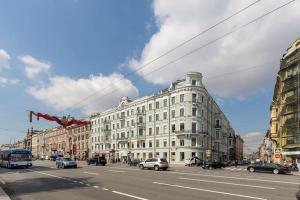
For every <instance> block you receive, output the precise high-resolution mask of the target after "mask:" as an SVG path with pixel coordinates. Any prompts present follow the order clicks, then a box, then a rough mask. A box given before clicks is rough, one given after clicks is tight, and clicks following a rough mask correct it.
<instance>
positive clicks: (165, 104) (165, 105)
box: [164, 99, 167, 107]
mask: <svg viewBox="0 0 300 200" xmlns="http://www.w3.org/2000/svg"><path fill="white" fill-rule="evenodd" d="M164 107H167V99H164Z"/></svg>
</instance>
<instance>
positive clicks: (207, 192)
mask: <svg viewBox="0 0 300 200" xmlns="http://www.w3.org/2000/svg"><path fill="white" fill-rule="evenodd" d="M0 184H1V187H2V188H3V189H4V190H5V191H6V192H7V193H8V194H9V196H10V197H11V198H12V199H15V200H19V199H20V200H21V199H22V200H23V199H24V200H27V199H30V200H31V199H33V200H54V199H55V200H56V199H62V200H68V199H70V200H89V199H105V200H110V199H121V200H122V199H124V200H134V199H140V200H154V199H157V200H161V199H164V200H183V199H184V200H189V199H201V200H217V199H222V200H229V199H230V200H243V199H245V200H247V199H257V200H266V199H267V200H277V199H278V200H290V199H291V200H292V199H293V200H294V199H296V197H295V195H296V193H297V191H298V188H299V186H300V185H299V184H300V176H294V175H274V174H266V173H250V172H247V171H245V170H244V168H238V169H233V168H229V169H217V170H202V169H201V168H198V167H183V166H182V167H173V168H171V169H170V170H168V171H158V172H156V171H153V170H140V169H138V168H135V167H127V166H120V165H115V164H114V165H113V164H112V165H108V166H105V167H103V166H87V165H85V164H84V163H80V165H79V168H77V169H56V167H55V162H50V161H35V162H34V166H33V167H32V168H31V169H29V170H27V169H4V168H1V169H0Z"/></svg>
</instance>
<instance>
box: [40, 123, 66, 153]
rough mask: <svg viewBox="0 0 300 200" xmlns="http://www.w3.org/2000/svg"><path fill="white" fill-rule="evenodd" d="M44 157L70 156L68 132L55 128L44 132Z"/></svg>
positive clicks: (61, 128)
mask: <svg viewBox="0 0 300 200" xmlns="http://www.w3.org/2000/svg"><path fill="white" fill-rule="evenodd" d="M43 140H44V156H45V157H49V156H51V155H70V147H69V134H68V130H67V129H65V128H63V127H56V128H51V129H47V130H45V131H44V137H43Z"/></svg>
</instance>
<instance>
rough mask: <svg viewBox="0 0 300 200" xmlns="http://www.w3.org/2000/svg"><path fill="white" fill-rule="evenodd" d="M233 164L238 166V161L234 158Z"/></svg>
mask: <svg viewBox="0 0 300 200" xmlns="http://www.w3.org/2000/svg"><path fill="white" fill-rule="evenodd" d="M234 166H235V168H237V166H238V161H237V160H235V163H234Z"/></svg>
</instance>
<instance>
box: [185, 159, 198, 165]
mask: <svg viewBox="0 0 300 200" xmlns="http://www.w3.org/2000/svg"><path fill="white" fill-rule="evenodd" d="M195 161H196V160H195V159H193V158H187V159H185V160H184V165H185V166H192V165H194V164H196V163H195Z"/></svg>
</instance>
